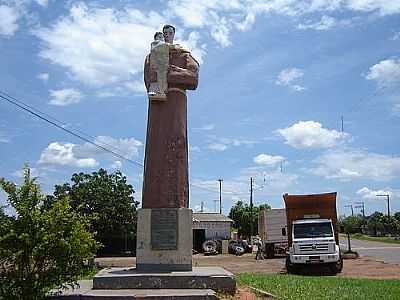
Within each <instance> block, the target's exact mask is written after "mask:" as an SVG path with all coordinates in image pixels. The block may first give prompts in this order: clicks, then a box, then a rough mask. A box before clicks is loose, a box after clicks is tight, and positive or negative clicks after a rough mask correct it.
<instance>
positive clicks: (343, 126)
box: [341, 116, 344, 132]
mask: <svg viewBox="0 0 400 300" xmlns="http://www.w3.org/2000/svg"><path fill="white" fill-rule="evenodd" d="M341 119H342V132H343V131H344V121H343V116H341Z"/></svg>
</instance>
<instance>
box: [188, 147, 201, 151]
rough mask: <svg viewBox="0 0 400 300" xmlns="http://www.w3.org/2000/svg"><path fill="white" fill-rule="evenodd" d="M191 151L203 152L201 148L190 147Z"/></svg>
mask: <svg viewBox="0 0 400 300" xmlns="http://www.w3.org/2000/svg"><path fill="white" fill-rule="evenodd" d="M189 151H190V152H201V149H200V147H199V146H189Z"/></svg>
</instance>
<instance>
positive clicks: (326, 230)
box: [294, 222, 332, 239]
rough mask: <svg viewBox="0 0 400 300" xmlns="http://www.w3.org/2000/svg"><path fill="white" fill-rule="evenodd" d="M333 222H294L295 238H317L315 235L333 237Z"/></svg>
mask: <svg viewBox="0 0 400 300" xmlns="http://www.w3.org/2000/svg"><path fill="white" fill-rule="evenodd" d="M331 236H332V226H331V223H329V222H325V223H304V224H294V238H296V239H304V238H315V237H331Z"/></svg>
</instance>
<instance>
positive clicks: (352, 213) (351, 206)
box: [344, 204, 354, 217]
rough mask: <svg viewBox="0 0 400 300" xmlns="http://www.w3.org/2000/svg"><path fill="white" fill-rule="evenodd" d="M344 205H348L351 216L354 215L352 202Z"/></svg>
mask: <svg viewBox="0 0 400 300" xmlns="http://www.w3.org/2000/svg"><path fill="white" fill-rule="evenodd" d="M344 207H350V208H351V216H352V217H353V216H354V210H353V204H350V205H345V206H344Z"/></svg>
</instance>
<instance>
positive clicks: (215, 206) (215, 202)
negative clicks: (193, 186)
mask: <svg viewBox="0 0 400 300" xmlns="http://www.w3.org/2000/svg"><path fill="white" fill-rule="evenodd" d="M217 203H218V200H214V211H215V212H217Z"/></svg>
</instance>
